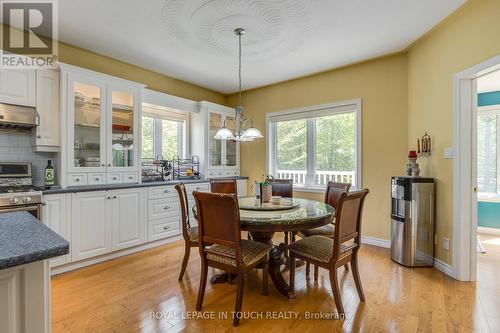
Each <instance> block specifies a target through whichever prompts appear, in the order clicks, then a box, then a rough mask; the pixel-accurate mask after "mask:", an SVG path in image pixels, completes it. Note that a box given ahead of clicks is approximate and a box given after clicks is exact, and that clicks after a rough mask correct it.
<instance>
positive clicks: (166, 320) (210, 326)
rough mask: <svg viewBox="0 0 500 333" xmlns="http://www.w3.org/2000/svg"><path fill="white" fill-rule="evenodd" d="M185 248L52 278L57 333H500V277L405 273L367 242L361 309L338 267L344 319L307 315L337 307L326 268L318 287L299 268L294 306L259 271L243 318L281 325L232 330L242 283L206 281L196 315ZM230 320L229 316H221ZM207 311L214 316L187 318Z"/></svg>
mask: <svg viewBox="0 0 500 333" xmlns="http://www.w3.org/2000/svg"><path fill="white" fill-rule="evenodd" d="M485 245H486V244H485ZM183 246H184V242H183V241H179V242H176V243H173V244H169V245H166V246H162V247H159V248H155V249H151V250H148V251H144V252H141V253H137V254H133V255H129V256H127V257H122V258H118V259H115V260H112V261H108V262H105V263H101V264H97V265H94V266H91V267H87V268H83V269H80V270H77V271H73V272H69V273H65V274H62V275H59V276H56V277H53V278H52V328H53V332H55V333H58V332H78V333H82V332H120V333H122V332H179V331H187V332H229V331H233V330H234V331H238V332H255V333H258V332H265V333H272V332H282V331H285V330H287V331H297V332H315V333H320V332H335V331H339V332H340V331H346V332H359V331H363V332H386V331H390V332H431V331H433V332H473V331H474V332H499V331H500V317H499V316H500V315H499V313H500V286H499V284H498V276H500V275H499V274H498V271H497V273H496V274H493V273H491V274H490V273H489V274H482V275H481V276H480V277H479V281H478V282H477V283H464V282H458V281H455V280H453V279H451V278H448V277H447V276H445V275H444V274H442V273H441V272H439V271H437V270H435V269H433V268H418V269H408V268H405V267H402V266H399V265H397V264H395V263H393V262H392V261H391V260H390V257H389V250H387V249H382V248H377V247H373V246H368V245H363V247H362V249H361V252H360V270H361V277H362V281H363V286H364V290H365V294H366V299H367V301H366V303H360V302H359V299H358V296H357V293H356V289H355V286H354V281H353V279H352V275H351V274H350V273H345V272H344V270H343V269H339V270H338V274H339V279H340V281H341V289H342V298H343V301H344V307H345V310H346V313H347V318H346V319H345V320H335V319H318V318H313V319H306V318H305V316H306V315H307V313H306V311H309V312H311V313H313V314H315V315H319V314H321V313H323V314H335V313H336V310H335V304H334V301H333V297H332V293H331V290H330V283H329V278H328V272H327V271H325V270H320V275H319V280H318V282H317V283H315V282H314V281H313V279H312V275H313V274H312V272H311V278H309V279H306V278H305V267H304V266H302V267H299V268H297V270H296V274H297V275H296V280H295V281H296V282H295V284H296V290H297V298H296V299H295V300H292V301H289V300H287V299H285V298H284V297H283V296H281V295H280V294H278V292H277V291H276V289H275V288H274V286H273V284H272V283H271V282H270V284H269V295H268V296H263V295H262V294H261V277H260V270H259V271H255V272H252V273H251V274H250V275H249V277H248V279H247V281H248V282H247V284H246V287H245V293H244V296H243V311H244V312H245V314H246V315H248V314H250V313H253V314H254V315H259V316H260V315H262V316H263V317H266V316H269V315H274V317H275V319H265V318H264V319H259V318H257V319H246V318H243V319H242V320H241V322H240V326H239V327H238V328H233V327H232V326H231V324H232V320H231V311H232V310H233V308H234V300H235V297H236V285H235V284H233V285H229V284H227V283H226V284H218V285H213V286H212V285H210V284H207V290H206V295H205V302H204V307H203V312H201V313H199V312H196V311H194V309H195V303H196V296H197V291H198V280H199V274H198V272H199V269H200V267H199V266H200V261H199V259H198V256H199V255H198V252H197V251H196V249H193V250H194V251H192V252H191V259H190V261H189V264H188V267H187V271H186V274H185V276H184V280H183V281H182V282H178V281H177V277H178V274H179V270H180V266H181V261H182V256H183V251H184V249H183ZM478 267H479V269H481V264H478ZM497 269H498V266H497ZM311 271H312V270H311ZM212 274H214V271H212V272H210V271H209V276H211V275H212ZM479 275H480V274H478V276H479ZM286 278H287V279H288V274H286ZM273 311H276V312H275V313H274V312H273ZM280 311H281V312H280ZM152 312H153V313H156V312H157V313H156V315H157V317H159V319H155V318H153V317H152V316H151V313H152ZM224 313H227V314H228V318H227V319H223V318H222V319H221V318H218V317H219V316H220V315H221V314H224ZM162 314H163V315H162ZM201 314H204V315H205V316H207V317H208V316H214V317H215V319H190V318H187V316H196V315H201ZM280 315H281V316H284V315H287V316H288V317H287V318H279V316H280ZM295 315H297V316H299V317H300V318H295ZM162 316H163V317H162ZM160 317H161V318H160Z"/></svg>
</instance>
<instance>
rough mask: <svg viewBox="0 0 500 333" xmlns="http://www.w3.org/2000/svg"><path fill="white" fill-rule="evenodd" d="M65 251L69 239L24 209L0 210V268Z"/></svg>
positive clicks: (26, 262)
mask: <svg viewBox="0 0 500 333" xmlns="http://www.w3.org/2000/svg"><path fill="white" fill-rule="evenodd" d="M67 253H69V243H68V242H67V241H66V240H65V239H64V238H62V237H61V236H59V235H58V234H57V233H55V232H54V231H52V230H50V229H49V228H48V227H47V226H46V225H44V224H42V223H41V222H40V221H39V220H37V219H36V218H35V217H34V216H33V215H31V214H30V213H28V212H14V213H1V214H0V269H4V268H9V267H14V266H19V265H24V264H28V263H31V262H34V261H39V260H44V259H49V258H53V257H58V256H61V255H64V254H67Z"/></svg>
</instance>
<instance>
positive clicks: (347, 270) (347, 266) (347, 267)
mask: <svg viewBox="0 0 500 333" xmlns="http://www.w3.org/2000/svg"><path fill="white" fill-rule="evenodd" d="M344 270H345V271H346V272H349V265H348V264H345V265H344Z"/></svg>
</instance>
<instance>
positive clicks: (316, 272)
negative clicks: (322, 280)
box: [314, 265, 319, 281]
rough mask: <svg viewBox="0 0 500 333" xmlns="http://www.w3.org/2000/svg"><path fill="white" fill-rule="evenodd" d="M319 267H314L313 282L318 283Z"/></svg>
mask: <svg viewBox="0 0 500 333" xmlns="http://www.w3.org/2000/svg"><path fill="white" fill-rule="evenodd" d="M318 273H319V266H316V265H314V281H318V275H319V274H318Z"/></svg>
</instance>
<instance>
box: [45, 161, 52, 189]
mask: <svg viewBox="0 0 500 333" xmlns="http://www.w3.org/2000/svg"><path fill="white" fill-rule="evenodd" d="M51 186H54V167H53V166H52V161H51V160H49V161H48V163H47V166H46V167H45V187H47V188H50V187H51Z"/></svg>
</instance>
